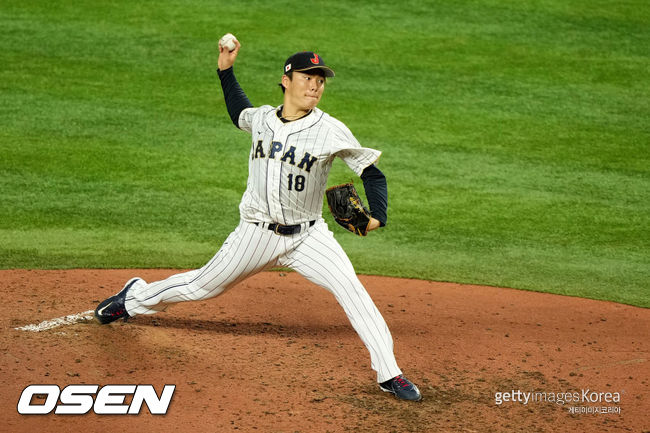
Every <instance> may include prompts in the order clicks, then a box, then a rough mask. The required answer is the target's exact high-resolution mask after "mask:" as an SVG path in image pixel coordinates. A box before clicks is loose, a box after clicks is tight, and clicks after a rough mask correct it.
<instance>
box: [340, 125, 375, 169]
mask: <svg viewBox="0 0 650 433" xmlns="http://www.w3.org/2000/svg"><path fill="white" fill-rule="evenodd" d="M330 119H331V121H333V122H334V124H335V125H336V128H335V130H334V134H333V137H332V147H333V150H334V152H333V153H334V155H336V156H338V157H339V158H341V159H342V160H343V161H344V162H345V163H346V164H347V166H348V167H350V169H351V170H352V171H354V172H355V173H356V174H357V175H358V176H361V173H363V170H364V169H365V168H366V167H368V166H369V165H371V164H374V163H375V162H376V161H377V160H378V159H379V157H380V156H381V152H380V151H379V150H375V149H370V148H368V147H361V144H359V142H358V141H357V139H356V138H355V137H354V135H352V132H351V131H350V130H349V129H348V127H347V126H345V125H344V124H343V123H341V122H340V121H338V120H336V119H334V118H332V117H330Z"/></svg>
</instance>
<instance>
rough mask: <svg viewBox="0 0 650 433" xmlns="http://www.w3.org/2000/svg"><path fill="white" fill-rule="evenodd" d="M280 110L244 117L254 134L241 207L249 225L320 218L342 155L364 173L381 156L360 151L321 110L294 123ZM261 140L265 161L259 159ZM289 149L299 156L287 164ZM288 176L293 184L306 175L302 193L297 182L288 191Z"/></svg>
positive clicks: (341, 126) (343, 128)
mask: <svg viewBox="0 0 650 433" xmlns="http://www.w3.org/2000/svg"><path fill="white" fill-rule="evenodd" d="M278 108H279V107H271V106H270V105H265V106H262V107H259V108H248V109H246V110H244V111H242V113H241V115H240V117H239V126H240V128H241V129H242V130H244V131H247V132H249V133H251V139H252V146H251V149H252V151H251V159H250V161H249V168H248V177H249V181H248V185H247V188H246V191H245V192H244V196H243V198H242V201H241V203H240V205H239V211H240V214H241V217H242V218H243V219H244V220H246V221H250V222H255V221H264V222H279V223H281V224H289V225H293V224H299V223H302V222H305V221H311V220H315V219H318V218H319V217H320V215H321V212H322V210H323V195H324V194H325V189H326V188H327V176H328V175H329V171H330V168H331V166H332V162H333V160H334V158H335V157H337V156H338V157H340V158H341V159H342V160H343V161H344V162H345V163H346V164H347V165H348V167H350V169H351V170H352V171H354V172H355V173H356V174H357V175H361V173H362V172H363V169H364V168H366V167H367V166H369V165H370V164H372V163H374V162H375V161H376V160H377V159H378V158H379V156H380V155H381V152H379V151H378V150H375V149H369V148H365V147H361V145H360V144H359V142H358V141H357V140H356V138H354V135H352V133H351V132H350V130H349V129H348V128H347V127H346V126H345V125H344V124H343V123H341V122H340V121H338V120H337V119H335V118H333V117H331V116H330V115H328V114H327V113H325V112H323V111H321V110H319V109H318V108H316V109H314V110H313V111H312V112H311V114H309V115H308V116H306V117H304V118H302V119H300V120H296V121H293V122H289V123H283V122H282V121H281V120H280V119H279V118H278V116H277V115H276V110H277V109H278ZM260 141H261V147H260V149H261V151H262V152H263V154H264V155H265V157H264V158H261V157H256V149H258V144H259V142H260ZM274 143H279V145H281V146H282V149H281V150H279V151H276V152H274V151H273V148H274V147H273V146H274ZM276 146H278V145H277V144H276ZM290 149H293V151H292V152H293V154H294V155H295V156H294V157H293V164H292V163H291V162H292V159H291V158H288V157H287V158H285V160H284V161H283V160H282V157H283V156H285V154H286V153H287V152H288V151H289V150H290ZM271 154H273V155H274V157H273V158H271V157H270V156H271ZM258 155H259V154H258ZM306 155H309V157H310V158H315V162H313V165H311V166H310V167H309V170H306V166H307V164H304V165H302V166H301V162H302V160H303V158H305V157H306ZM289 175H292V178H291V179H293V180H294V182H295V179H296V178H297V177H298V176H303V177H304V178H305V182H304V189H303V190H297V189H296V188H295V184H294V185H293V188H292V189H289V183H290V181H289Z"/></svg>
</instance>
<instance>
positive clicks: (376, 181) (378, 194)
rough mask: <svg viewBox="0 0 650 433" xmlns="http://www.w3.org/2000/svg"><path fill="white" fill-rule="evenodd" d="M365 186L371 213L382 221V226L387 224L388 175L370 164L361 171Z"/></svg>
mask: <svg viewBox="0 0 650 433" xmlns="http://www.w3.org/2000/svg"><path fill="white" fill-rule="evenodd" d="M361 180H363V188H364V189H365V191H366V198H367V199H368V206H369V207H370V214H371V215H372V217H373V218H376V219H377V220H379V222H380V223H381V227H383V226H385V225H386V221H387V219H388V217H387V215H386V210H387V209H388V185H387V184H386V176H384V173H382V172H381V171H380V170H379V169H378V168H377V167H376V166H375V165H374V164H371V165H369V166H368V167H366V168H365V169H364V170H363V173H361Z"/></svg>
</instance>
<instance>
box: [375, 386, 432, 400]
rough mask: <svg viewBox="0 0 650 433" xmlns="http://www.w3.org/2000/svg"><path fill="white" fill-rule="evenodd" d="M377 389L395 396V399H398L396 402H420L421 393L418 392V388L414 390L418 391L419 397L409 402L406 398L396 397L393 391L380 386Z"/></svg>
mask: <svg viewBox="0 0 650 433" xmlns="http://www.w3.org/2000/svg"><path fill="white" fill-rule="evenodd" d="M379 389H381V390H382V391H384V392H387V393H389V394H393V395H394V396H395V398H396V399H398V400H404V401H413V402H418V401H422V393H421V392H420V389H419V388H416V389H417V390H418V394H419V397H418V399H417V400H410V399H408V398H401V397H399V396H398V395H397V393H396V392H395V391H391V390H390V389H386V388H384V387H382V386H381V385H379Z"/></svg>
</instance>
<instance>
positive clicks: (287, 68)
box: [284, 63, 291, 72]
mask: <svg viewBox="0 0 650 433" xmlns="http://www.w3.org/2000/svg"><path fill="white" fill-rule="evenodd" d="M290 69H291V63H289V64H288V65H287V66H285V67H284V72H289V70H290Z"/></svg>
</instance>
